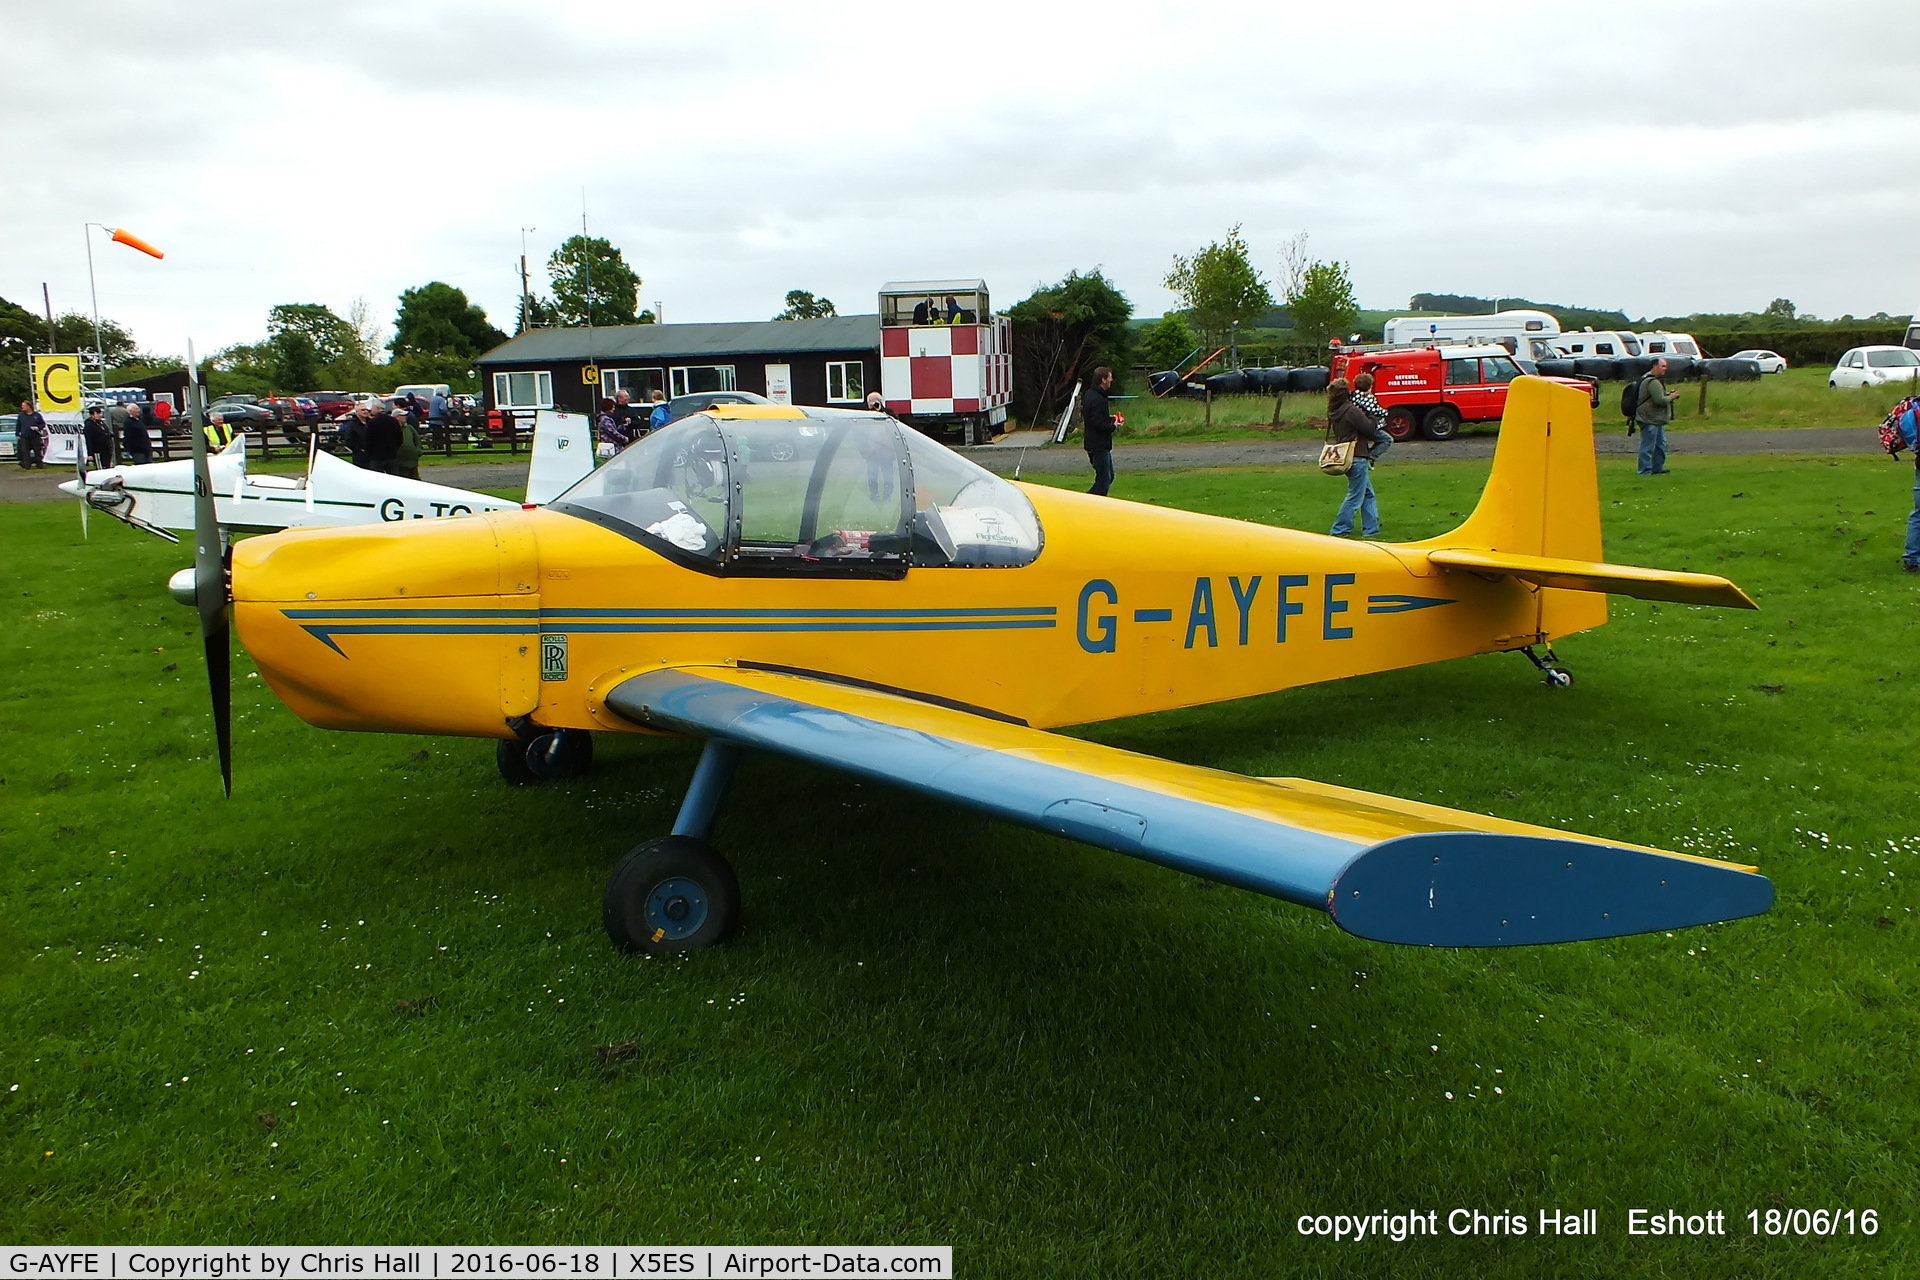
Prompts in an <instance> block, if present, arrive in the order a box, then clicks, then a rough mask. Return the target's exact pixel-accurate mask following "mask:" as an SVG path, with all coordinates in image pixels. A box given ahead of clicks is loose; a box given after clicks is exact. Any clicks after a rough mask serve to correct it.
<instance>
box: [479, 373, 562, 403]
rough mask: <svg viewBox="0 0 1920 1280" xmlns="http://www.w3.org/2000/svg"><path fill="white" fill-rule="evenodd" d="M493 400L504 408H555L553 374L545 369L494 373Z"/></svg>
mask: <svg viewBox="0 0 1920 1280" xmlns="http://www.w3.org/2000/svg"><path fill="white" fill-rule="evenodd" d="M493 402H494V404H496V405H498V406H499V407H500V408H502V409H551V408H553V375H552V374H550V373H548V372H546V371H545V370H543V369H530V370H527V371H526V372H524V373H496V374H494V375H493Z"/></svg>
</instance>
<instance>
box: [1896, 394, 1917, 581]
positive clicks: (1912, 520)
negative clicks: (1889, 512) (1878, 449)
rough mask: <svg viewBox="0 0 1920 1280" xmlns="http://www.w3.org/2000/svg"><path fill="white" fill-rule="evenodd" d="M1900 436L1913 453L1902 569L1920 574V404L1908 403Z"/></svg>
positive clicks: (1902, 417)
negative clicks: (1909, 508) (1910, 495)
mask: <svg viewBox="0 0 1920 1280" xmlns="http://www.w3.org/2000/svg"><path fill="white" fill-rule="evenodd" d="M1899 426H1900V435H1901V436H1902V437H1903V438H1904V439H1905V440H1906V442H1907V448H1909V449H1912V450H1913V451H1914V452H1913V511H1912V513H1911V514H1909V515H1908V516H1907V549H1906V550H1905V551H1904V552H1903V553H1901V556H1900V567H1901V568H1902V569H1905V570H1906V571H1907V572H1908V573H1920V402H1915V401H1908V403H1907V411H1906V412H1905V413H1903V414H1901V415H1900V422H1899Z"/></svg>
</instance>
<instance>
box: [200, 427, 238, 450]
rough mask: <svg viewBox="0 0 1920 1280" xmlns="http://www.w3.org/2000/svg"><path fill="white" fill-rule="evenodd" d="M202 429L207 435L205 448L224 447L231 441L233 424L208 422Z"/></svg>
mask: <svg viewBox="0 0 1920 1280" xmlns="http://www.w3.org/2000/svg"><path fill="white" fill-rule="evenodd" d="M203 430H204V431H205V432H206V436H207V448H209V449H224V448H226V447H227V446H228V445H230V444H232V443H233V424H231V423H227V422H209V423H208V424H207V425H206V426H205V427H204V428H203Z"/></svg>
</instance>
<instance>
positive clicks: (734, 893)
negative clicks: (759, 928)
mask: <svg viewBox="0 0 1920 1280" xmlns="http://www.w3.org/2000/svg"><path fill="white" fill-rule="evenodd" d="M601 917H602V919H603V920H604V921H605V922H606V926H607V937H608V938H610V939H612V941H613V945H614V946H616V947H618V948H619V949H620V950H622V951H627V952H638V953H644V954H650V955H672V954H674V953H675V952H680V951H691V950H693V949H694V948H695V947H710V946H712V945H713V944H714V943H716V942H721V941H724V940H725V939H726V938H727V937H728V936H729V935H731V934H732V933H733V930H734V926H735V925H737V924H738V923H739V921H740V882H739V880H737V879H736V878H735V877H734V874H733V867H732V866H731V865H730V864H729V863H728V862H727V860H726V859H725V858H723V857H721V856H720V854H719V853H718V852H717V851H716V850H715V849H714V848H713V846H712V845H709V844H707V843H706V842H705V841H704V840H695V839H693V838H692V837H691V836H661V837H659V838H658V839H655V840H649V841H647V842H646V843H645V844H642V845H640V846H639V847H637V848H635V849H634V850H633V852H632V853H629V854H628V855H627V856H626V857H625V858H624V859H622V860H621V862H620V865H619V866H618V867H616V868H614V872H613V875H612V876H611V877H610V878H609V879H608V880H607V896H606V900H605V903H604V904H603V906H602V908H601Z"/></svg>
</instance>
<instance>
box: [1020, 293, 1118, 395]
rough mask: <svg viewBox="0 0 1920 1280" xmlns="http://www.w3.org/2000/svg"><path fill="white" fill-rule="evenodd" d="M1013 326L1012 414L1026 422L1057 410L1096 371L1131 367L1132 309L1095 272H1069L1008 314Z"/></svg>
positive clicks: (1115, 371)
mask: <svg viewBox="0 0 1920 1280" xmlns="http://www.w3.org/2000/svg"><path fill="white" fill-rule="evenodd" d="M1007 315H1008V317H1009V318H1010V319H1011V320H1012V321H1013V364H1014V372H1013V387H1014V397H1015V400H1016V404H1015V406H1014V411H1015V412H1016V413H1017V414H1018V415H1019V416H1021V417H1023V418H1026V419H1027V420H1028V421H1032V420H1034V419H1035V418H1036V417H1038V416H1039V415H1041V414H1044V413H1048V412H1052V411H1054V410H1057V409H1059V408H1060V407H1061V406H1063V405H1064V404H1065V403H1066V400H1067V397H1068V396H1069V395H1070V394H1071V392H1072V387H1073V384H1074V383H1076V382H1079V381H1081V380H1082V379H1084V378H1085V377H1086V376H1087V374H1088V372H1089V371H1090V370H1092V369H1093V368H1094V367H1095V366H1097V365H1106V366H1108V367H1109V368H1111V369H1112V370H1113V371H1114V373H1115V376H1116V377H1117V376H1119V375H1120V374H1122V373H1123V372H1124V371H1125V370H1126V367H1127V365H1128V364H1129V363H1130V362H1131V357H1132V354H1133V331H1132V330H1131V329H1129V328H1128V327H1127V321H1128V320H1129V319H1131V318H1132V316H1133V303H1131V302H1129V301H1127V295H1126V294H1124V293H1121V292H1120V291H1119V290H1118V289H1116V288H1114V287H1113V284H1112V283H1111V282H1110V281H1109V280H1108V279H1107V277H1106V276H1105V275H1104V274H1102V273H1101V271H1100V269H1099V268H1098V267H1096V268H1094V269H1093V270H1092V271H1089V272H1088V273H1086V274H1085V275H1082V274H1080V272H1078V271H1069V272H1068V273H1067V275H1066V278H1065V279H1063V280H1061V281H1060V282H1059V283H1057V284H1050V285H1043V286H1042V287H1040V288H1038V289H1035V290H1034V291H1033V293H1032V294H1030V295H1029V296H1028V297H1026V298H1024V299H1022V300H1021V301H1019V302H1016V303H1014V304H1013V306H1012V307H1010V308H1008V310H1007Z"/></svg>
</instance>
